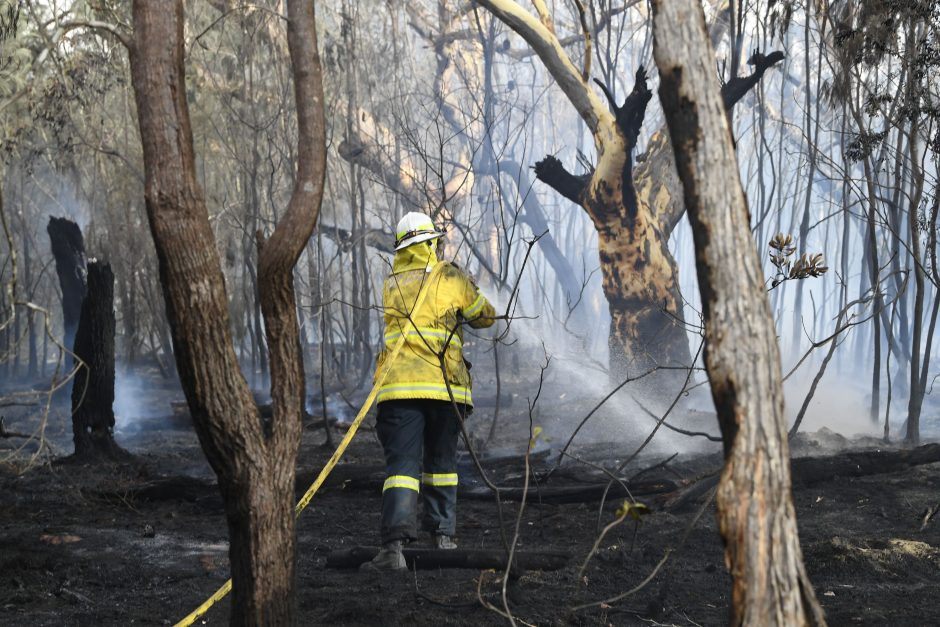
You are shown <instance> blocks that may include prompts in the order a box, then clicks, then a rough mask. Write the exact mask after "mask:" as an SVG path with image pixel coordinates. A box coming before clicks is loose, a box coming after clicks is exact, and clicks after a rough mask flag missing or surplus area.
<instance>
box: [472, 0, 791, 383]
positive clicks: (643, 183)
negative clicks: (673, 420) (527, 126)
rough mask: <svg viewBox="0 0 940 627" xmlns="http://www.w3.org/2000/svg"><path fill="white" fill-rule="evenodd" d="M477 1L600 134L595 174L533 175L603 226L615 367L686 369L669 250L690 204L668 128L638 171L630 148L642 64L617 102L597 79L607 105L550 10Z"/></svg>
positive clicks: (760, 59) (540, 170) (555, 165)
mask: <svg viewBox="0 0 940 627" xmlns="http://www.w3.org/2000/svg"><path fill="white" fill-rule="evenodd" d="M478 3H479V4H481V5H483V6H484V7H486V8H487V9H489V10H490V11H491V12H492V13H493V14H494V15H495V16H496V17H498V18H499V19H500V20H501V21H502V22H504V23H505V24H506V25H507V26H509V27H510V28H511V29H513V30H514V31H516V33H518V34H519V35H520V36H521V37H522V38H523V39H525V40H526V42H527V43H528V44H529V45H530V46H532V49H533V50H534V51H535V52H536V54H537V55H538V56H539V58H540V59H541V60H542V63H543V64H544V65H545V67H546V69H548V71H549V72H550V73H551V75H552V77H553V78H554V79H555V80H556V81H557V83H558V86H559V87H560V88H561V89H562V91H564V93H565V95H566V96H567V97H568V100H569V101H570V102H571V104H572V105H573V106H574V107H575V109H576V110H577V112H578V114H579V115H580V116H581V118H582V120H583V121H584V123H585V124H587V126H588V128H589V129H590V131H591V133H592V135H593V137H594V145H595V148H596V150H597V164H596V166H595V167H594V168H593V169H592V170H590V171H588V172H586V173H583V174H581V175H575V174H572V173H571V172H569V171H568V170H566V169H565V167H564V165H563V164H562V163H561V162H560V161H559V160H558V159H557V158H555V157H554V156H547V157H545V158H544V159H543V160H541V161H539V162H538V163H537V164H536V167H535V173H536V177H537V178H538V179H539V180H541V181H542V182H544V183H546V184H548V185H549V186H550V187H552V188H553V189H555V190H556V191H557V192H558V193H560V194H561V195H562V196H564V197H565V198H567V199H568V200H570V201H572V202H574V203H575V204H577V205H579V206H580V207H581V208H582V209H583V210H584V211H585V212H586V213H587V214H588V216H589V217H590V218H591V221H592V222H593V224H594V227H595V229H596V230H597V235H598V248H599V253H600V262H601V263H600V265H601V271H602V273H603V286H604V294H605V296H606V297H607V302H608V306H609V309H610V316H611V328H610V334H609V340H608V344H609V347H610V365H611V369H612V370H613V371H614V372H621V373H622V372H627V373H629V372H636V371H639V370H644V369H646V368H648V367H650V366H653V365H663V366H676V365H685V366H687V365H689V364H690V362H691V361H692V356H691V353H690V351H689V345H688V337H687V335H686V332H685V328H684V324H683V310H682V298H681V295H680V294H679V286H678V276H677V268H676V263H675V260H674V259H673V256H672V254H671V253H670V251H669V247H668V242H669V236H670V234H671V233H672V230H673V228H674V227H675V225H676V224H677V223H678V221H679V219H680V218H681V217H682V214H683V212H684V211H685V207H684V205H683V204H682V202H681V199H682V192H681V186H680V185H679V180H678V177H677V176H676V174H675V162H674V160H673V158H672V156H671V151H670V150H669V141H668V134H667V132H666V131H665V129H663V130H660V131H659V132H658V133H657V134H656V135H654V136H653V138H652V140H651V143H650V148H649V149H648V150H647V153H646V155H645V157H644V158H643V162H642V163H641V165H639V166H638V167H637V168H636V170H634V159H633V150H634V148H635V147H636V143H637V138H638V136H639V131H640V127H641V125H642V123H643V118H644V115H645V112H646V105H647V103H648V102H649V100H650V91H649V89H648V88H647V85H646V72H645V70H644V69H643V68H639V70H638V71H637V73H636V82H635V84H634V87H633V91H632V93H631V94H630V95H629V96H628V97H627V98H626V100H625V101H624V103H623V104H621V105H618V104H617V103H616V102H615V100H614V98H613V97H612V95H611V94H610V92H609V90H608V89H607V87H606V86H605V85H603V84H601V83H598V85H599V86H600V88H601V90H602V91H603V93H604V95H605V97H606V100H607V103H606V104H605V103H604V102H603V101H602V100H601V99H600V98H599V97H598V95H597V94H596V93H595V91H594V90H593V89H592V87H591V86H590V85H589V83H588V81H587V75H586V74H585V73H584V72H582V71H579V70H578V69H577V68H575V66H574V64H573V63H572V62H571V60H570V58H569V57H568V55H567V53H566V52H565V50H564V47H563V46H562V45H561V43H560V42H559V40H558V38H557V36H556V35H555V33H554V32H553V29H552V28H550V24H551V21H550V17H549V16H548V15H547V14H546V13H545V11H544V9H540V15H539V16H538V17H536V16H535V15H532V14H531V13H530V12H528V11H527V10H525V9H523V8H522V7H521V6H520V5H519V4H518V3H517V2H515V1H514V0H478ZM782 58H783V54H782V53H780V52H775V53H773V54H771V55H768V56H764V55H761V54H759V53H758V54H755V56H754V57H752V59H751V63H752V65H753V66H754V71H753V73H752V74H751V75H750V76H747V77H739V78H735V79H732V80H731V81H729V82H728V83H727V84H726V85H725V88H724V89H723V90H722V91H723V95H724V98H725V104H726V106H727V107H728V108H729V109H730V107H732V106H733V105H734V104H735V103H736V102H738V101H739V100H740V99H741V98H742V97H743V96H744V94H746V93H747V91H748V90H749V89H750V88H751V87H753V86H754V85H755V84H757V82H758V81H759V80H760V79H761V77H762V76H763V74H764V72H765V71H766V70H767V69H768V68H769V67H771V66H772V65H774V64H775V63H777V62H779V61H780V59H782ZM709 80H713V77H712V76H710V77H709Z"/></svg>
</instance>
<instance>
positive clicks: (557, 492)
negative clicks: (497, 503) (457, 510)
mask: <svg viewBox="0 0 940 627" xmlns="http://www.w3.org/2000/svg"><path fill="white" fill-rule="evenodd" d="M627 487H628V488H629V489H630V492H629V493H627V491H626V490H624V489H623V486H622V485H621V484H620V483H617V482H613V483H610V482H604V483H594V484H588V485H584V484H581V485H571V486H549V487H545V486H543V487H540V488H536V487H532V488H529V490H528V492H525V491H524V490H523V489H522V488H500V489H499V496H500V498H502V499H503V500H504V501H521V500H522V497H523V495H525V497H526V499H527V500H528V501H529V502H530V503H545V504H553V505H560V504H563V503H593V502H595V501H600V500H601V499H602V498H606V499H608V500H613V499H620V498H624V497H629V496H631V495H632V496H652V495H657V494H668V493H670V492H675V491H676V490H677V489H678V485H677V484H676V483H675V482H674V481H670V480H668V479H661V480H656V481H636V482H632V483H628V484H627ZM457 497H458V499H466V500H471V501H478V500H492V498H493V492H492V491H491V490H490V489H489V488H468V489H465V490H464V489H458V490H457Z"/></svg>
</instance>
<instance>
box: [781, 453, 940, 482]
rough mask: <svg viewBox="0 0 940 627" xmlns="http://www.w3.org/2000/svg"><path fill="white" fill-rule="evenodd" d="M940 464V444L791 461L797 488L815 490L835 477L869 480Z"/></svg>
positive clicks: (802, 458)
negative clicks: (875, 476) (868, 478)
mask: <svg viewBox="0 0 940 627" xmlns="http://www.w3.org/2000/svg"><path fill="white" fill-rule="evenodd" d="M937 462H940V444H925V445H924V446H919V447H917V448H913V449H906V450H897V451H847V452H845V453H840V454H838V455H828V456H825V457H798V458H796V459H794V460H792V461H791V463H790V465H791V467H792V468H793V473H792V474H793V485H794V487H807V488H808V487H811V486H814V485H816V484H818V483H822V482H824V481H828V480H830V479H832V478H834V477H865V476H867V475H878V474H883V473H889V472H898V471H900V470H905V469H907V468H910V467H912V466H920V465H923V464H934V463H937Z"/></svg>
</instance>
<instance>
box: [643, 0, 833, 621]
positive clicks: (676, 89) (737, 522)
mask: <svg viewBox="0 0 940 627" xmlns="http://www.w3.org/2000/svg"><path fill="white" fill-rule="evenodd" d="M653 16H654V17H653V34H654V47H653V54H654V56H655V58H656V64H657V66H658V67H659V73H660V81H661V83H660V88H659V93H660V98H661V100H662V104H663V111H664V112H665V116H666V121H667V124H668V126H669V133H670V136H671V139H672V145H673V149H674V151H675V156H676V165H677V167H678V172H679V177H680V179H681V181H682V185H683V189H684V198H685V205H686V207H687V209H688V212H689V220H690V221H691V223H692V232H693V236H694V239H695V250H696V259H697V268H698V278H699V287H700V290H701V294H702V307H703V313H704V318H705V366H706V368H707V370H708V376H709V380H710V382H711V388H712V397H713V399H714V401H715V407H716V409H717V411H718V420H719V423H720V426H721V431H722V438H723V440H724V447H725V467H724V470H723V472H722V475H721V480H720V483H719V486H718V518H719V525H720V529H721V534H722V537H723V538H724V540H725V559H726V562H727V564H728V568H729V570H730V571H731V577H732V604H731V624H732V625H788V626H790V625H821V624H824V622H825V618H824V616H823V613H822V609H821V608H820V606H819V603H818V602H817V600H816V597H815V594H814V592H813V588H812V585H811V584H810V582H809V578H808V576H807V574H806V569H805V567H804V566H803V556H802V552H801V549H800V544H799V537H798V534H797V527H796V512H795V511H794V508H793V499H792V494H791V484H790V465H789V450H788V445H787V430H786V422H785V416H784V412H783V386H782V382H781V373H780V354H779V349H778V346H777V340H776V334H775V329H774V324H773V320H772V319H771V315H770V307H769V304H768V302H767V296H766V294H765V292H764V288H763V274H762V272H761V267H760V260H759V259H758V256H757V251H756V248H755V245H754V241H753V239H752V236H751V232H750V229H749V225H750V220H749V216H748V209H747V203H746V200H745V198H744V191H743V189H742V188H741V182H740V176H739V174H738V168H737V161H736V159H735V155H734V147H733V143H732V139H731V133H730V130H729V127H728V121H727V117H726V115H725V110H724V108H723V107H722V102H721V99H720V97H719V93H718V90H717V89H715V88H714V87H713V83H712V81H711V76H712V74H713V72H714V67H715V56H714V52H713V51H712V48H711V46H710V45H709V43H708V38H707V34H706V30H705V16H704V13H703V11H702V6H701V4H700V3H698V2H697V1H696V0H668V1H667V0H654V2H653Z"/></svg>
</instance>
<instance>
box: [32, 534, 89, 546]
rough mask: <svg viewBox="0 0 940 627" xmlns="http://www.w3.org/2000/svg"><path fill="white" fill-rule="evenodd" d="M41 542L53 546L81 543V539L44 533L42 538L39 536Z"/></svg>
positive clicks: (67, 535)
mask: <svg viewBox="0 0 940 627" xmlns="http://www.w3.org/2000/svg"><path fill="white" fill-rule="evenodd" d="M39 541H40V542H45V543H46V544H53V545H58V544H72V543H73V542H79V541H81V538H79V537H78V536H73V535H69V534H59V535H56V534H51V533H44V534H42V535H41V536H39Z"/></svg>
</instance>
